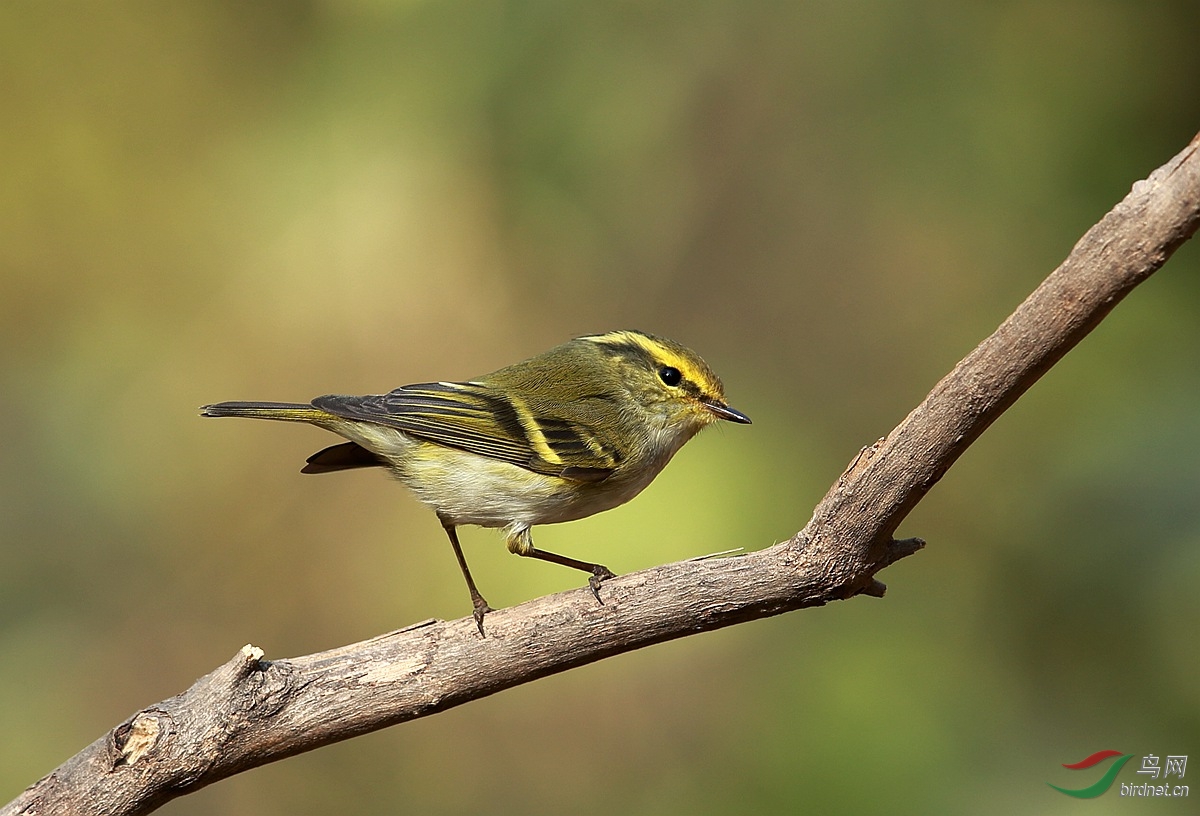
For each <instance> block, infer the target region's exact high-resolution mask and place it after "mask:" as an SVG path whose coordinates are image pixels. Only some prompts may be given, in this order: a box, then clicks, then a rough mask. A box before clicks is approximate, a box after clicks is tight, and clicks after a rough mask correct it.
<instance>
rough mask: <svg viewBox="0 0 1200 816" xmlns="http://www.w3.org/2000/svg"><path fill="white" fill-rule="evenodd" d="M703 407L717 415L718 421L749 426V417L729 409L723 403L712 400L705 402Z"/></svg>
mask: <svg viewBox="0 0 1200 816" xmlns="http://www.w3.org/2000/svg"><path fill="white" fill-rule="evenodd" d="M704 407H705V408H707V409H708V410H710V411H712V412H713V413H714V414H716V415H717V417H718V418H719V419H728V420H729V421H730V422H737V423H739V424H741V425H749V424H750V417H748V416H746V415H745V414H743V413H742V412H741V411H738V410H735V409H733V408H730V407H729V406H728V405H726V404H725V403H723V402H717V401H716V400H712V401H711V402H709V401H706V402H705V403H704Z"/></svg>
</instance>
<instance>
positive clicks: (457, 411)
mask: <svg viewBox="0 0 1200 816" xmlns="http://www.w3.org/2000/svg"><path fill="white" fill-rule="evenodd" d="M313 405H315V406H316V407H317V408H320V409H321V410H323V411H328V412H329V413H331V414H334V415H335V416H340V417H344V418H346V419H355V420H359V421H362V422H374V423H377V424H379V425H386V426H388V427H391V428H396V429H398V430H401V431H404V432H405V433H406V434H409V435H411V436H415V437H418V438H420V439H424V440H426V441H429V442H435V443H437V444H439V445H446V446H447V447H451V448H458V449H459V450H465V451H468V452H470V453H475V454H478V455H480V456H488V457H491V458H493V459H499V460H501V461H504V462H509V463H510V464H514V465H517V466H518V467H523V468H525V469H527V470H531V471H534V472H535V473H545V474H549V475H553V476H562V477H564V478H568V479H575V480H576V481H584V482H597V481H603V480H604V479H606V478H607V477H608V476H609V475H610V474H611V473H612V472H613V470H614V469H615V468H616V467H617V465H618V464H620V462H621V459H622V457H621V455H620V453H619V452H618V451H617V450H616V449H615V448H613V447H612V446H609V445H605V444H604V443H603V442H602V441H600V440H599V439H598V438H597V436H596V435H595V434H593V433H592V432H591V431H590V430H589V429H588V428H586V427H584V426H582V425H580V424H579V423H576V422H572V421H570V420H566V419H563V418H561V417H557V416H553V415H552V414H554V413H557V412H555V411H553V409H552V408H549V407H548V406H546V405H544V404H541V405H539V406H538V408H537V409H533V408H529V407H526V408H524V409H523V410H522V409H519V408H518V407H517V406H516V405H515V404H514V403H513V401H512V399H511V398H510V397H509V396H508V395H507V394H505V393H504V392H503V391H500V390H499V389H495V388H490V387H488V386H486V385H482V384H480V383H445V382H441V383H420V384H418V385H406V386H404V387H403V388H397V389H396V390H395V391H392V392H390V393H388V394H381V395H377V396H366V397H346V396H338V395H329V396H325V397H318V398H317V399H315V400H313Z"/></svg>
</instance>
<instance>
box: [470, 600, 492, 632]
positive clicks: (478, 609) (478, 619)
mask: <svg viewBox="0 0 1200 816" xmlns="http://www.w3.org/2000/svg"><path fill="white" fill-rule="evenodd" d="M491 611H492V608H491V607H490V606H488V602H487V601H485V600H484V599H483V597H482V596H481V597H478V598H476V599H475V610H474V611H473V612H472V613H471V617H473V618H475V625H476V626H478V627H479V636H480V637H487V635H485V634H484V633H483V616H484V615H486V614H487V613H488V612H491Z"/></svg>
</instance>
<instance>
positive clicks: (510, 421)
mask: <svg viewBox="0 0 1200 816" xmlns="http://www.w3.org/2000/svg"><path fill="white" fill-rule="evenodd" d="M200 413H201V414H202V415H203V416H213V417H222V416H235V417H251V418H254V419H276V420H284V421H289V422H308V423H310V424H312V425H316V426H317V427H319V428H324V429H325V430H328V431H332V432H333V433H336V434H338V435H340V436H342V437H345V438H346V439H348V440H350V441H348V442H343V443H341V444H338V445H333V446H332V447H328V448H325V449H324V450H321V451H318V452H317V453H314V454H313V455H312V456H310V457H308V463H307V464H306V465H305V466H304V467H303V468H302V469H301V473H329V472H332V471H337V470H350V469H352V468H361V467H375V466H380V467H385V468H388V469H389V470H390V471H391V472H392V473H393V474H394V475H395V477H396V478H397V479H399V480H400V481H401V482H403V483H404V484H405V485H407V486H408V488H409V489H410V490H412V492H413V493H414V494H416V497H417V498H418V499H419V500H420V501H422V502H423V503H425V504H427V505H428V506H429V507H431V508H432V509H433V511H434V512H435V513H437V517H438V520H439V521H441V523H442V527H443V528H444V529H445V530H446V535H447V536H449V538H450V544H451V546H453V548H454V555H455V556H456V557H457V558H458V566H459V568H460V569H461V570H462V574H463V578H465V579H466V582H467V589H468V590H470V593H471V604H472V606H473V608H474V612H473V615H474V618H475V623H476V625H477V626H478V627H479V633H480V634H481V635H482V634H483V618H484V615H486V614H487V613H488V612H490V611H492V609H491V607H490V606H488V603H487V601H485V600H484V598H483V596H482V595H481V594H480V593H479V590H478V589H477V588H476V586H475V580H474V579H473V578H472V577H471V571H470V570H469V569H468V568H467V560H466V558H464V557H463V552H462V547H461V546H460V545H459V543H458V533H457V532H456V528H457V527H458V526H459V525H462V524H475V525H478V526H481V527H499V528H503V529H504V533H505V537H506V539H507V543H508V549H509V551H510V552H513V553H516V554H517V555H523V556H528V557H531V558H540V559H542V560H543V561H550V562H552V563H555V564H562V565H563V566H567V567H571V568H573V569H578V570H582V571H584V572H587V573H590V574H591V577H590V578H589V579H588V584H589V585H590V586H591V588H592V592H593V593H594V594H595V596H596V600H599V599H600V583H601V581H604V580H605V579H607V578H612V577H614V574H613V572H612V571H611V570H609V569H608V567H605V566H602V565H600V564H593V563H590V562H588V561H579V560H577V559H574V558H568V557H567V556H565V555H558V554H556V553H552V552H547V551H545V550H539V549H537V548H536V547H534V546H533V539H532V538H531V537H530V533H529V530H530V528H531V527H532V526H533V525H535V524H551V523H554V522H559V521H573V520H575V519H581V518H585V517H587V516H590V515H592V514H594V513H599V512H601V511H603V510H610V509H612V508H613V507H616V506H618V505H621V504H624V503H625V502H627V501H629V500H630V499H632V498H633V497H634V496H636V495H637V494H638V493H640V492H641V491H642V490H643V489H644V488H645V487H646V485H648V484H650V482H651V481H653V480H654V477H655V476H657V475H658V474H659V472H660V471H661V470H662V469H663V467H664V466H665V465H666V464H667V462H668V461H670V459H671V457H672V456H674V455H675V452H676V451H678V450H679V449H680V448H681V447H683V445H684V443H685V442H687V441H688V440H689V439H691V438H692V437H693V436H694V435H695V434H696V433H697V432H698V431H699V430H701V429H702V428H704V427H706V426H708V425H710V424H712V423H713V422H715V421H717V420H719V419H725V420H729V421H730V422H739V423H744V424H749V423H750V418H749V417H747V416H746V415H745V414H743V413H741V412H740V411H736V410H734V409H733V408H730V407H729V406H728V405H726V404H725V391H724V387H723V386H722V385H721V380H720V379H719V378H718V377H717V375H716V374H714V373H713V371H712V369H711V368H709V367H708V364H706V363H705V362H704V360H702V359H701V358H700V357H699V355H697V354H696V353H695V352H693V351H691V350H690V349H687V348H684V347H683V346H681V345H679V344H678V343H675V342H673V341H671V340H667V339H665V338H662V337H655V336H654V335H651V334H645V333H643V332H638V331H613V332H608V333H606V334H595V335H588V336H585V337H577V338H575V339H574V340H570V341H568V342H566V343H563V344H562V345H560V346H556V347H555V348H552V349H550V350H549V351H547V352H545V353H543V354H539V355H538V356H537V357H533V358H531V359H528V360H525V361H524V362H520V363H516V364H514V365H510V366H508V367H506V368H502V369H500V370H498V371H494V372H492V373H491V374H488V375H486V376H484V377H480V378H479V379H477V380H470V381H468V382H435V383H420V384H417V385H406V386H403V387H401V388H397V389H396V390H394V391H391V392H390V393H387V394H382V395H373V396H363V397H353V396H340V395H328V396H324V397H317V398H316V399H314V400H313V401H312V402H311V403H310V404H308V405H303V404H297V403H286V402H220V403H217V404H215V405H206V406H204V407H203V408H201V409H200Z"/></svg>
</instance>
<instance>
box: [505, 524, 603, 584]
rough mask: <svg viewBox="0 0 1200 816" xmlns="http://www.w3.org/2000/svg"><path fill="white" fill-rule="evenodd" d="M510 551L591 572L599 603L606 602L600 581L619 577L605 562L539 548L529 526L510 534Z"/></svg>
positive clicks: (590, 580)
mask: <svg viewBox="0 0 1200 816" xmlns="http://www.w3.org/2000/svg"><path fill="white" fill-rule="evenodd" d="M508 551H509V552H513V553H516V554H517V555H523V556H525V557H526V558H538V559H541V560H542V561H549V562H550V563H551V564H561V565H562V566H564V567H570V568H571V569H577V570H580V571H581V572H590V573H591V577H590V578H588V586H590V587H591V588H592V594H593V595H595V596H596V602H597V603H604V601H602V600H600V582H601V581H607V580H608V579H609V578H616V577H617V576H616V573H614V572H613V571H612V570H610V569H609V568H608V567H606V566H604V565H603V564H593V563H592V562H591V561H580V560H579V559H577V558H570V557H568V556H565V555H559V554H558V553H552V552H547V551H546V550H539V549H538V548H537V547H535V546H533V538H532V537H531V536H530V535H529V528H528V527H526V528H525V529H523V530H517V531H515V532H513V533H512V534H511V535H510V536H509V538H508Z"/></svg>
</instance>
